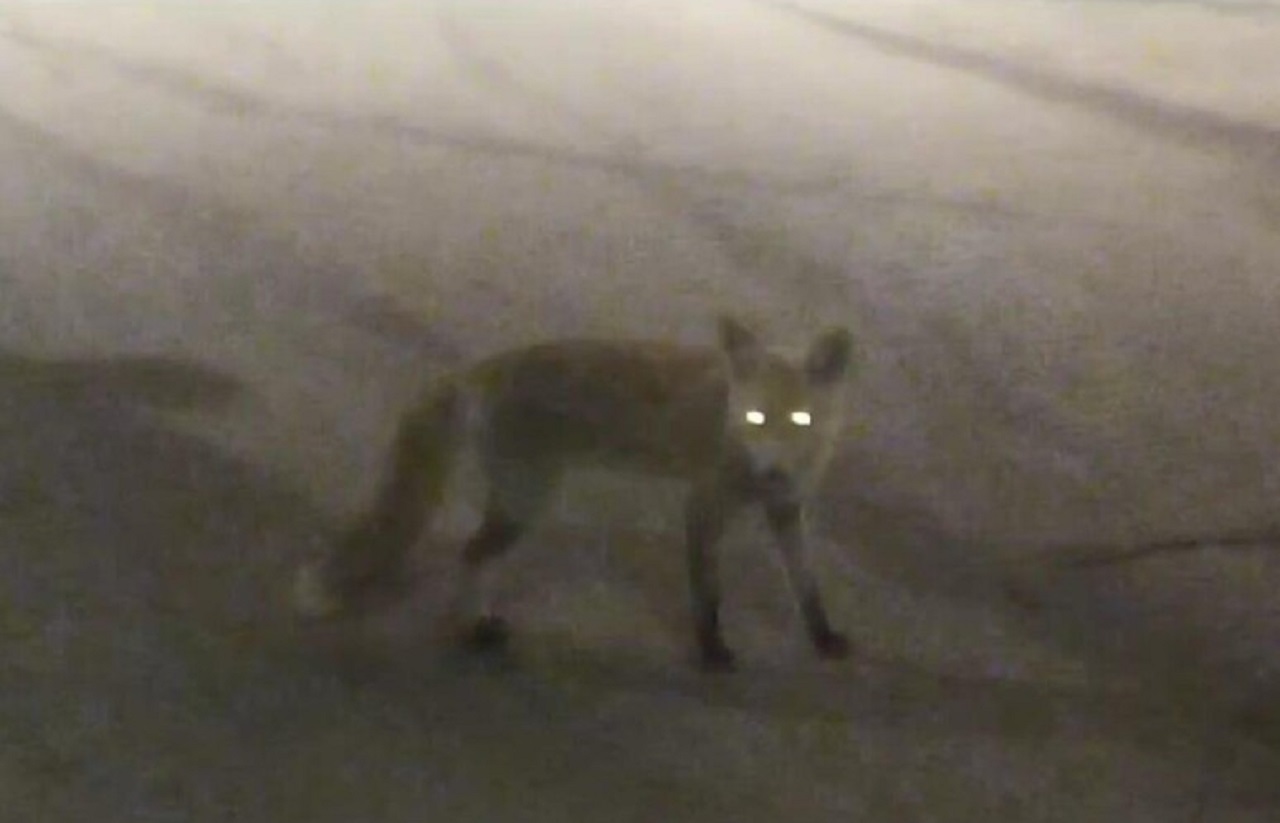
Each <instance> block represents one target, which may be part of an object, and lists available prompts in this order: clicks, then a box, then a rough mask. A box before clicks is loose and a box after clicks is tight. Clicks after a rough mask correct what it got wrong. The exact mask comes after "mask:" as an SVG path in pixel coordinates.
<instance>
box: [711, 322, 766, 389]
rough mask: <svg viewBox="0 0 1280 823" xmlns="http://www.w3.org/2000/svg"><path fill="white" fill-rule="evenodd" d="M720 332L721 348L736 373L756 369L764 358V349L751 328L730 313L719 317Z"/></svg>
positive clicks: (741, 373) (747, 372)
mask: <svg viewBox="0 0 1280 823" xmlns="http://www.w3.org/2000/svg"><path fill="white" fill-rule="evenodd" d="M717 326H718V328H719V332H720V348H721V349H723V350H724V353H725V355H727V356H728V358H729V365H730V367H731V368H732V369H733V372H734V374H737V375H745V374H750V373H751V372H753V371H755V370H756V369H757V368H758V367H759V366H760V363H761V361H762V360H763V359H764V349H763V347H761V345H760V340H759V339H758V338H757V337H756V335H755V333H754V332H752V331H751V329H749V328H747V327H746V325H745V324H743V323H742V322H741V321H740V320H738V319H737V318H734V317H730V316H728V315H721V316H720V317H719V318H718V319H717Z"/></svg>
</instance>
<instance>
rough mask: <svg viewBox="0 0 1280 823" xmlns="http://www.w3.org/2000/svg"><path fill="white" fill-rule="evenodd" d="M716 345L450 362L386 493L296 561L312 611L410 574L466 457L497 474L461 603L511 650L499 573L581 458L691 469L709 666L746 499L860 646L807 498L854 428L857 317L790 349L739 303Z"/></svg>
mask: <svg viewBox="0 0 1280 823" xmlns="http://www.w3.org/2000/svg"><path fill="white" fill-rule="evenodd" d="M716 326H717V332H718V345H703V346H697V345H684V344H676V343H670V342H660V341H653V340H644V339H634V340H627V339H623V340H609V339H593V338H574V339H561V340H550V341H543V342H538V343H533V344H529V345H526V346H523V347H520V348H515V349H510V350H507V351H503V352H500V353H497V354H493V355H490V356H489V357H488V358H487V359H482V360H480V361H479V362H477V363H475V364H473V365H472V366H470V367H469V368H464V369H461V370H458V371H456V372H453V373H451V374H448V375H446V376H445V377H444V378H442V379H440V380H438V381H437V382H435V383H434V384H433V385H432V386H431V387H429V388H428V389H427V391H426V392H424V394H423V395H422V396H420V398H419V399H418V400H417V401H416V402H414V403H412V404H411V405H410V407H409V408H408V409H407V411H405V412H404V413H403V414H402V415H401V417H400V418H399V420H398V423H397V425H396V431H395V435H394V440H393V444H392V448H391V454H390V457H389V459H388V461H387V463H388V465H387V466H386V468H385V469H384V470H383V474H382V477H381V478H380V480H379V484H378V487H377V489H376V491H375V493H374V496H373V501H372V503H371V505H370V506H369V507H368V508H367V510H365V511H364V512H363V513H362V514H360V515H358V516H357V517H355V518H354V519H353V522H351V523H350V524H349V525H348V527H347V528H346V529H345V530H344V531H343V532H342V533H340V535H339V538H338V539H337V540H336V541H335V542H334V543H333V544H332V546H331V548H330V550H329V551H328V552H327V553H326V554H325V555H324V556H323V557H321V558H320V559H317V560H313V561H311V562H310V563H307V564H304V565H303V566H302V568H300V569H299V570H298V572H297V574H296V577H295V585H294V589H293V598H294V606H295V608H296V609H297V611H298V612H299V613H301V614H302V615H303V616H304V617H307V618H313V619H326V618H338V617H342V616H344V615H345V616H351V615H355V614H360V613H364V612H366V611H368V610H369V609H371V608H373V606H374V605H376V604H377V603H379V602H381V601H382V600H383V598H385V597H386V596H387V594H388V592H394V591H397V590H398V587H403V581H404V579H405V575H406V571H405V569H406V557H407V555H408V554H409V552H410V550H411V549H412V548H413V547H414V545H415V544H416V542H417V541H418V539H419V537H420V535H421V534H422V532H423V531H424V530H425V529H427V527H428V526H429V524H430V521H431V518H432V515H433V514H434V513H435V512H436V510H437V509H438V508H439V507H440V505H441V504H442V502H443V500H444V498H445V495H446V493H447V488H446V487H447V485H448V482H449V477H450V476H451V474H452V470H453V469H454V467H455V464H456V462H457V457H458V455H459V454H460V453H462V452H463V451H464V449H470V450H471V452H470V453H471V454H473V455H475V456H476V457H477V458H478V460H477V463H478V465H479V468H480V473H481V475H482V477H483V479H484V486H485V493H484V502H483V505H482V514H481V518H480V523H479V525H478V526H477V527H476V529H475V530H474V531H473V532H472V533H471V534H470V536H469V537H468V538H467V539H466V540H465V542H464V545H463V546H462V547H461V553H460V559H459V569H458V572H459V573H458V576H457V580H456V582H455V584H454V589H453V593H452V603H451V604H449V606H448V609H449V618H448V619H449V620H450V621H451V623H450V625H452V626H453V627H454V631H455V635H456V640H458V641H459V642H460V643H461V644H462V645H463V646H464V647H466V648H470V649H477V650H483V649H503V648H505V647H506V646H507V644H508V640H509V635H510V627H509V626H508V624H507V621H506V620H505V618H503V617H502V616H501V615H500V614H497V613H496V612H495V611H494V610H493V609H492V608H491V606H490V603H489V600H488V598H487V585H486V584H487V582H488V581H487V577H488V575H489V573H490V572H491V569H492V566H493V564H494V562H495V561H496V560H498V559H499V558H501V557H503V556H504V555H506V554H507V553H508V552H509V551H510V550H511V549H512V548H513V547H514V546H515V545H516V544H517V543H518V542H519V540H520V538H521V537H522V536H523V535H525V534H526V533H527V532H528V531H529V530H530V528H531V527H532V526H534V525H535V524H536V523H537V522H538V520H539V517H540V515H542V514H543V512H544V509H545V508H546V506H547V503H548V500H549V498H550V497H551V496H552V495H553V493H554V492H555V490H556V489H557V485H558V482H559V481H560V480H561V478H562V477H563V476H564V475H565V473H566V472H568V471H571V470H573V469H575V468H582V467H592V468H604V469H606V470H617V471H623V472H630V473H632V474H638V475H641V476H645V475H648V476H655V477H662V478H668V479H674V480H677V481H682V482H683V484H684V488H685V490H686V494H685V503H684V549H685V555H686V564H687V568H686V572H687V576H688V583H689V593H690V595H691V601H692V621H693V639H694V640H695V641H696V647H695V648H696V656H697V661H698V662H699V663H700V665H701V666H702V667H703V668H705V669H708V670H719V671H728V670H733V669H735V668H736V656H735V653H734V652H733V651H732V650H731V649H730V647H729V646H728V644H727V643H726V641H725V638H724V633H723V631H722V628H721V622H720V603H721V591H720V582H719V575H718V565H717V553H716V545H717V543H718V542H719V540H720V538H721V536H722V535H723V533H724V532H725V531H726V529H727V526H728V525H729V523H730V521H731V519H732V518H733V517H734V516H735V515H736V514H737V513H738V512H739V511H740V510H742V509H743V508H745V507H748V506H752V507H759V508H760V509H761V510H762V511H763V513H764V515H765V520H766V522H767V524H768V526H769V528H770V530H771V531H772V535H773V538H774V541H773V542H774V543H775V545H776V548H777V552H778V554H779V555H780V557H781V561H782V567H783V570H784V572H785V576H786V578H787V581H788V583H789V588H790V591H791V593H792V597H793V600H794V604H795V607H796V608H797V611H798V613H799V617H800V618H801V620H802V622H803V627H804V629H805V630H806V632H807V635H808V640H809V642H810V644H811V645H812V647H813V649H814V650H815V651H816V653H817V655H818V656H819V657H820V658H823V659H839V658H844V657H846V656H848V655H849V653H850V641H849V640H848V638H847V636H846V635H845V634H843V633H841V632H838V631H836V630H835V629H833V628H832V625H831V623H830V620H829V619H828V614H827V610H826V607H825V606H824V603H823V598H822V596H821V594H820V591H819V586H818V583H817V580H816V578H815V574H814V572H813V570H812V569H811V565H810V562H809V560H808V557H807V550H806V533H807V531H808V529H807V514H806V513H807V511H808V508H809V507H808V505H807V504H808V502H809V501H810V500H811V499H812V498H813V496H814V494H815V492H816V490H817V489H818V486H819V484H820V482H821V480H822V478H823V476H824V474H825V473H826V470H827V468H828V466H829V463H830V461H831V459H832V456H833V452H834V450H835V447H836V445H837V442H838V440H839V436H840V433H841V430H842V422H843V417H844V407H845V399H846V395H847V391H848V386H849V384H850V382H851V381H850V380H849V376H850V373H851V371H852V367H853V359H854V338H853V334H852V332H851V331H850V330H849V329H848V328H846V327H844V326H833V327H830V328H827V329H825V330H823V331H821V332H819V333H818V334H817V335H816V336H815V338H814V339H813V340H812V341H810V343H809V345H808V346H807V348H805V349H804V350H802V351H800V352H798V353H796V352H793V353H791V354H787V353H783V352H780V351H778V350H776V349H775V348H773V347H770V346H766V345H765V344H764V343H763V342H762V340H761V338H760V337H759V336H758V335H757V333H756V332H755V331H754V330H753V329H751V328H750V327H748V325H747V324H746V323H744V322H742V321H741V320H739V319H737V318H734V317H732V316H729V315H720V316H718V317H717V318H716Z"/></svg>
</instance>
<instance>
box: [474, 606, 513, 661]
mask: <svg viewBox="0 0 1280 823" xmlns="http://www.w3.org/2000/svg"><path fill="white" fill-rule="evenodd" d="M510 640H511V627H510V626H508V625H507V621H505V620H503V619H502V618H501V617H496V616H493V615H489V616H486V617H481V618H480V619H478V620H476V622H475V623H473V624H472V625H471V628H470V629H468V630H467V632H466V634H465V636H464V637H463V645H465V646H466V647H467V648H468V649H471V650H472V651H478V652H491V651H502V650H503V649H505V648H506V647H507V644H508V643H509V642H510Z"/></svg>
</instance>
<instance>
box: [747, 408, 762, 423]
mask: <svg viewBox="0 0 1280 823" xmlns="http://www.w3.org/2000/svg"><path fill="white" fill-rule="evenodd" d="M746 417H747V422H748V423H750V424H751V425H753V426H763V425H764V412H762V411H760V410H758V409H752V410H751V411H749V412H747V415H746Z"/></svg>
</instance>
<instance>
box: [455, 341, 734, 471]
mask: <svg viewBox="0 0 1280 823" xmlns="http://www.w3.org/2000/svg"><path fill="white" fill-rule="evenodd" d="M467 383H468V384H469V385H471V386H472V387H473V388H474V390H476V391H477V392H478V394H479V396H480V397H481V398H483V402H482V407H483V410H484V417H485V421H484V423H485V425H484V433H483V438H484V440H485V441H486V443H487V444H488V445H489V446H490V448H492V449H493V450H495V453H496V454H499V455H503V456H510V457H515V458H519V459H534V460H545V461H550V462H560V463H570V464H573V463H587V464H599V465H613V466H620V467H627V468H632V469H638V470H643V471H651V472H657V473H662V474H670V475H688V474H690V473H692V472H694V471H697V470H698V469H699V468H700V467H707V466H710V465H713V464H714V463H716V461H717V457H718V454H719V450H720V448H721V446H722V442H723V437H724V429H725V408H726V402H727V395H728V381H727V376H726V367H725V364H724V361H723V357H722V356H721V354H720V353H719V352H718V351H717V350H716V349H713V348H697V347H686V346H679V345H675V344H669V343H659V342H648V341H606V340H589V339H583V340H565V341H557V342H551V343H542V344H536V345H533V346H528V347H525V348H521V349H516V350H513V351H510V352H505V353H503V354H499V355H497V356H494V357H492V358H490V359H488V360H485V361H483V362H481V363H480V364H478V365H477V366H475V367H474V368H473V369H472V370H471V371H470V372H469V373H468V375H467Z"/></svg>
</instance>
